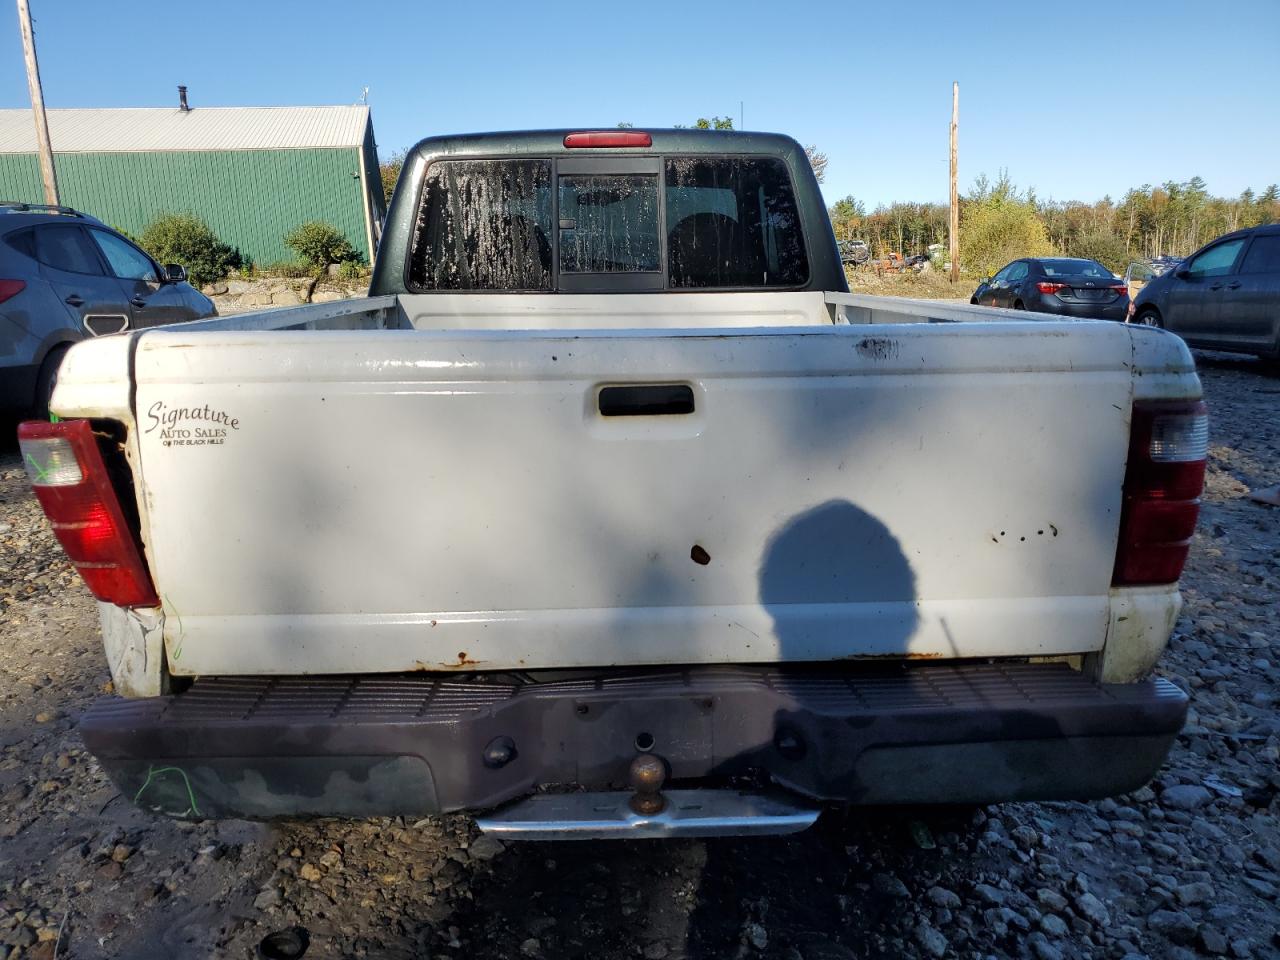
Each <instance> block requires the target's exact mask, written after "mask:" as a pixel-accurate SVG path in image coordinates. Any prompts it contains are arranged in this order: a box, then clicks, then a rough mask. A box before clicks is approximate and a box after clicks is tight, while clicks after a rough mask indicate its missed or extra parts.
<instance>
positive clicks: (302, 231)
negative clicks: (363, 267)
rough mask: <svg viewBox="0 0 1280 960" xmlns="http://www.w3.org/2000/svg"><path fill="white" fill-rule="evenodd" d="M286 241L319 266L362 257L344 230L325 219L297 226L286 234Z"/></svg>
mask: <svg viewBox="0 0 1280 960" xmlns="http://www.w3.org/2000/svg"><path fill="white" fill-rule="evenodd" d="M284 242H285V244H286V245H287V246H288V247H289V248H290V249H291V250H293V251H294V252H295V253H297V255H298V256H300V257H301V258H302V259H303V260H305V261H306V262H307V263H310V264H312V265H313V266H317V267H327V266H328V265H329V264H331V263H346V262H348V261H351V260H359V259H360V255H359V254H358V253H356V251H355V249H354V248H353V247H352V246H351V244H350V243H348V242H347V238H346V237H344V236H343V235H342V231H340V230H339V229H338V228H337V227H335V226H334V225H333V224H331V223H325V222H324V221H323V220H310V221H308V222H307V223H304V224H302V225H300V226H297V227H295V228H294V229H293V230H291V231H289V233H287V234H285V238H284Z"/></svg>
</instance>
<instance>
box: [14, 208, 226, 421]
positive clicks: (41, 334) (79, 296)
mask: <svg viewBox="0 0 1280 960" xmlns="http://www.w3.org/2000/svg"><path fill="white" fill-rule="evenodd" d="M186 280H187V272H186V270H184V269H183V268H182V267H181V266H178V265H177V264H169V265H168V266H166V267H163V268H161V267H160V266H159V265H157V264H156V262H155V261H154V260H152V259H151V258H150V257H149V256H147V254H145V253H143V252H142V250H140V249H139V248H138V247H137V246H135V245H134V244H133V243H131V242H130V241H129V240H127V239H126V238H125V237H123V236H121V235H120V234H119V233H117V232H116V231H115V230H112V229H111V228H110V227H108V226H106V225H105V224H103V223H100V222H99V221H97V220H95V219H94V218H93V217H90V216H86V215H85V214H83V213H80V212H78V211H76V210H72V209H71V208H70V207H49V206H43V205H37V204H26V203H3V202H0V412H16V411H25V410H33V411H34V412H35V413H36V414H37V415H44V414H46V413H47V410H48V402H49V393H50V391H51V390H52V388H53V381H54V375H55V374H56V373H57V370H58V364H59V363H61V362H62V356H63V354H65V353H66V351H67V348H68V347H70V346H71V344H73V343H75V342H76V341H77V340H82V339H84V338H85V337H87V336H98V335H100V334H106V333H119V332H120V331H121V330H126V329H132V328H137V327H154V326H156V325H157V324H162V323H176V322H178V321H182V320H198V319H200V318H201V317H211V316H214V315H215V314H216V313H217V310H216V309H215V308H214V305H213V301H212V300H210V299H209V298H208V297H206V296H204V294H202V293H200V292H199V291H198V290H196V289H194V288H193V287H192V286H191V285H190V284H188V283H187V282H186Z"/></svg>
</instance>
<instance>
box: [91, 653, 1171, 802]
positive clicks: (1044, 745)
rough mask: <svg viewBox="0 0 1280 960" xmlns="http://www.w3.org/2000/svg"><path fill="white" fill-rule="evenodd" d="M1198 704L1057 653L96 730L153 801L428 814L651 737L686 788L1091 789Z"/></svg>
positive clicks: (766, 670)
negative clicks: (763, 783) (1116, 679)
mask: <svg viewBox="0 0 1280 960" xmlns="http://www.w3.org/2000/svg"><path fill="white" fill-rule="evenodd" d="M1186 709H1187V700H1186V696H1185V695H1184V694H1183V693H1182V692H1181V691H1180V690H1179V689H1178V688H1177V687H1175V686H1173V685H1172V684H1171V683H1169V682H1168V681H1165V680H1160V679H1155V680H1150V681H1146V682H1142V683H1136V684H1115V685H1099V684H1095V683H1093V682H1092V681H1090V680H1089V679H1088V678H1086V677H1084V676H1082V675H1081V674H1080V673H1078V672H1076V671H1073V670H1071V669H1070V668H1068V667H1067V666H1065V665H1063V664H1056V663H1050V664H960V665H951V664H909V665H904V664H884V665H874V666H872V665H866V664H856V663H851V664H823V665H812V664H806V665H798V666H797V667H795V668H789V669H782V668H778V667H699V668H669V669H659V668H654V669H651V670H647V671H634V670H632V671H626V672H622V671H618V672H613V673H609V672H606V671H601V670H596V671H575V672H569V673H566V672H561V673H558V674H556V675H555V679H553V680H540V679H539V678H538V675H537V674H525V675H521V676H512V675H502V676H496V675H490V676H486V675H481V674H475V675H469V676H462V675H448V676H442V675H425V674H409V675H403V676H385V675H368V676H356V677H277V678H271V677H265V678H260V677H243V678H209V679H200V680H197V681H196V682H195V683H194V684H193V685H192V686H191V687H190V688H189V689H188V690H186V691H185V692H183V693H181V694H179V695H177V696H172V697H157V698H149V699H142V700H121V699H119V698H106V699H103V700H100V701H98V702H97V703H96V704H95V705H94V706H93V707H92V708H91V709H90V710H89V711H88V712H87V713H86V714H85V716H84V718H83V719H82V721H81V724H80V728H81V733H82V736H83V737H84V740H85V743H86V745H87V746H88V748H89V750H90V751H91V752H92V753H93V754H94V755H95V756H96V757H97V758H98V760H99V761H100V762H101V763H102V764H103V766H104V767H105V768H106V769H107V770H108V772H109V773H110V774H111V776H112V777H113V778H114V779H115V781H116V783H117V785H118V786H119V787H120V788H121V791H122V792H123V793H124V794H125V795H126V796H127V797H129V798H131V799H134V800H136V802H138V803H139V804H140V805H141V806H143V807H144V808H148V809H155V810H159V811H161V812H165V813H169V814H172V815H177V816H183V815H185V816H196V817H204V816H248V817H274V816H297V815H307V814H315V815H334V816H370V815H406V816H409V815H424V814H432V813H437V812H443V811H451V810H472V811H476V810H489V809H493V808H495V807H498V806H499V805H501V804H503V803H506V802H507V801H510V800H514V799H517V798H520V797H525V796H528V795H530V794H532V793H533V792H534V791H535V789H536V788H538V787H540V786H544V785H552V784H555V785H563V786H568V787H574V788H578V789H586V790H589V791H597V792H599V791H610V790H617V789H623V788H625V786H626V777H627V769H628V764H629V763H630V762H631V760H632V759H633V758H634V757H635V755H636V752H637V749H650V748H651V749H653V750H654V752H656V753H658V754H660V755H661V756H662V757H663V758H664V759H665V760H666V762H667V764H668V765H669V767H670V778H671V780H672V781H673V786H676V787H682V786H684V785H686V784H687V783H688V782H689V781H701V782H704V783H716V784H727V783H729V782H731V781H732V780H733V779H734V778H737V777H743V776H751V777H754V778H756V779H757V780H768V781H771V782H772V783H774V784H776V785H779V786H782V787H785V788H788V789H789V790H791V791H794V792H795V793H798V794H801V795H803V796H805V797H807V798H810V799H812V800H818V801H838V802H852V803H864V804H867V803H875V804H880V803H985V802H995V801H999V800H1009V799H1068V798H1079V799H1084V798H1089V797H1098V796H1105V795H1109V794H1113V793H1119V792H1125V791H1127V790H1131V789H1135V788H1136V787H1138V786H1140V785H1141V784H1142V783H1145V782H1146V781H1147V780H1148V779H1149V778H1150V777H1151V776H1152V774H1154V772H1155V771H1156V769H1157V768H1158V767H1159V765H1160V763H1161V762H1162V761H1163V759H1164V756H1165V754H1166V752H1167V751H1168V748H1169V746H1170V744H1171V743H1172V741H1173V738H1174V736H1176V734H1177V732H1178V730H1180V729H1181V727H1182V723H1183V720H1184V719H1185V715H1186ZM638 745H643V746H640V747H638ZM553 795H554V794H545V796H553ZM541 796H544V795H539V798H535V799H539V800H540V798H541ZM540 802H550V801H540ZM548 819H552V820H554V819H555V818H554V817H552V818H548Z"/></svg>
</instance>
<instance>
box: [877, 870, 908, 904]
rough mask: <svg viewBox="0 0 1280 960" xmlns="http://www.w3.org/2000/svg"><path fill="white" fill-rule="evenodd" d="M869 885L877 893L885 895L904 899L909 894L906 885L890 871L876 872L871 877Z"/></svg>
mask: <svg viewBox="0 0 1280 960" xmlns="http://www.w3.org/2000/svg"><path fill="white" fill-rule="evenodd" d="M871 885H872V887H874V888H875V890H876V892H877V893H882V894H884V895H885V896H886V897H895V898H898V899H901V900H905V899H907V898H908V897H910V896H911V891H910V890H908V889H907V885H906V884H905V883H903V882H902V881H901V880H899V879H898V878H897V877H895V876H894V875H893V874H891V873H877V874H876V875H875V876H873V877H872V878H871Z"/></svg>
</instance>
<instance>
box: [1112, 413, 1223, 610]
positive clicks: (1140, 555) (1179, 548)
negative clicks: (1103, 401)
mask: <svg viewBox="0 0 1280 960" xmlns="http://www.w3.org/2000/svg"><path fill="white" fill-rule="evenodd" d="M1208 444H1209V418H1208V414H1207V412H1206V409H1205V405H1204V403H1202V402H1201V401H1199V400H1190V401H1187V400H1179V401H1138V402H1137V403H1135V404H1134V405H1133V424H1132V426H1131V427H1130V431H1129V462H1128V467H1127V469H1126V470H1125V477H1124V504H1123V506H1122V507H1121V510H1120V542H1119V545H1118V547H1117V548H1116V566H1115V573H1114V575H1113V577H1112V581H1111V582H1112V584H1113V585H1114V586H1117V587H1121V586H1138V585H1141V584H1153V583H1176V582H1177V580H1178V577H1180V576H1181V575H1182V567H1183V565H1184V564H1185V563H1186V561H1187V551H1188V550H1189V549H1190V547H1191V536H1192V534H1193V533H1195V527H1196V517H1197V516H1198V515H1199V513H1200V493H1201V491H1202V490H1203V489H1204V468H1205V458H1206V457H1207V455H1208Z"/></svg>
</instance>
